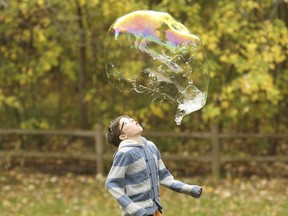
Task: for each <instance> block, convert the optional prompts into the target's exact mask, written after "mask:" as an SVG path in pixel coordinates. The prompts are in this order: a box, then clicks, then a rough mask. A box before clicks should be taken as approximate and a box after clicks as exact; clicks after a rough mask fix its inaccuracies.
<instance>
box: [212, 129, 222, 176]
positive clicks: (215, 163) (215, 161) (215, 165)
mask: <svg viewBox="0 0 288 216" xmlns="http://www.w3.org/2000/svg"><path fill="white" fill-rule="evenodd" d="M211 142H212V175H213V178H214V179H219V177H220V146H219V130H218V125H212V127H211Z"/></svg>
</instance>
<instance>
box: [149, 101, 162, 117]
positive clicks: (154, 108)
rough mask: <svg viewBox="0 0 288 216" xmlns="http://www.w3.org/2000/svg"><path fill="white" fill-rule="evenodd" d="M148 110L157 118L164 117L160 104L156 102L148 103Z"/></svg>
mask: <svg viewBox="0 0 288 216" xmlns="http://www.w3.org/2000/svg"><path fill="white" fill-rule="evenodd" d="M150 111H151V112H152V113H153V114H154V115H155V116H157V117H159V118H164V114H165V113H164V112H163V110H162V109H161V106H160V105H159V104H158V105H157V104H155V103H151V104H150Z"/></svg>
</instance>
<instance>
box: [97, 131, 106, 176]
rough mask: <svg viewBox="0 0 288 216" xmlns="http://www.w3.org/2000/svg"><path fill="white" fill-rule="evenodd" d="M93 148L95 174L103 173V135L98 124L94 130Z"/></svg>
mask: <svg viewBox="0 0 288 216" xmlns="http://www.w3.org/2000/svg"><path fill="white" fill-rule="evenodd" d="M95 149H96V169H97V170H96V175H103V174H104V167H103V136H102V128H101V127H100V126H97V127H96V131H95Z"/></svg>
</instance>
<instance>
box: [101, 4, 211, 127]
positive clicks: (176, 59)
mask: <svg viewBox="0 0 288 216" xmlns="http://www.w3.org/2000/svg"><path fill="white" fill-rule="evenodd" d="M105 67H106V74H107V77H108V79H109V81H110V83H112V84H115V85H116V86H117V87H118V88H119V89H120V90H122V91H131V90H135V91H136V92H138V93H148V94H150V95H151V96H152V98H153V99H155V100H158V99H160V100H161V101H163V100H168V101H170V102H171V103H173V104H176V105H177V108H178V110H177V113H176V115H175V121H176V124H177V125H180V124H181V122H182V118H183V117H184V116H185V115H188V114H190V113H191V112H194V111H196V110H199V109H201V108H202V107H203V106H204V105H205V103H206V98H207V91H208V84H209V70H208V64H207V59H206V56H205V53H204V51H203V46H202V44H201V41H200V39H199V38H198V37H197V36H196V35H194V34H191V33H190V32H189V31H188V29H187V28H186V27H185V26H184V25H183V24H181V23H180V22H178V21H177V20H176V19H174V18H173V17H172V16H171V15H169V14H168V13H164V12H156V11H150V10H147V11H146V10H143V11H135V12H131V13H129V14H126V15H124V16H122V17H120V18H118V19H117V20H116V21H115V22H114V23H113V24H112V25H111V27H110V28H109V30H108V34H107V37H106V40H105Z"/></svg>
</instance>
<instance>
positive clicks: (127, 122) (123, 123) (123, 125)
mask: <svg viewBox="0 0 288 216" xmlns="http://www.w3.org/2000/svg"><path fill="white" fill-rule="evenodd" d="M119 127H120V132H121V135H123V134H124V135H126V137H127V138H126V139H128V138H131V137H135V136H139V135H141V133H142V131H143V128H142V127H141V125H140V124H139V123H138V122H137V121H135V120H134V119H132V118H128V117H122V118H121V119H120V121H119ZM121 135H120V136H121Z"/></svg>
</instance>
